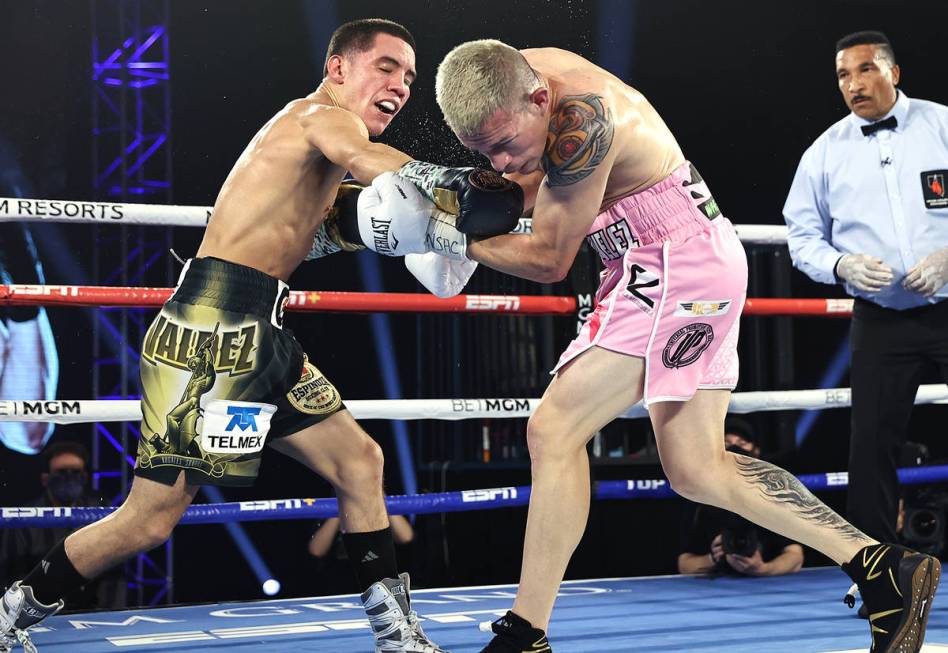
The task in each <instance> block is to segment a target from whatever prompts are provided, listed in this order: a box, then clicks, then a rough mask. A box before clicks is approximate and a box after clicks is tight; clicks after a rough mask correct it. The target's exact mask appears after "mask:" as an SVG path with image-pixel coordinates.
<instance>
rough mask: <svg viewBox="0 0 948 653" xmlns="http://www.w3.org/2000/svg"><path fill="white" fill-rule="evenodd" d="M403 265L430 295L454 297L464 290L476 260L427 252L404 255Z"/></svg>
mask: <svg viewBox="0 0 948 653" xmlns="http://www.w3.org/2000/svg"><path fill="white" fill-rule="evenodd" d="M405 267H406V268H408V271H409V272H411V273H412V274H413V275H415V278H416V279H418V281H420V282H421V285H423V286H424V287H425V288H427V289H428V291H429V292H430V293H431V294H432V295H435V296H437V297H454V296H455V295H457V294H458V293H460V292H461V291H462V290H464V286H466V285H467V282H468V280H469V279H470V278H471V275H472V274H474V270H476V269H477V261H469V260H468V259H463V260H455V259H449V258H445V257H444V256H441V255H439V254H436V253H435V252H428V253H427V254H408V255H406V256H405Z"/></svg>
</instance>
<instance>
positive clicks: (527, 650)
mask: <svg viewBox="0 0 948 653" xmlns="http://www.w3.org/2000/svg"><path fill="white" fill-rule="evenodd" d="M481 630H484V631H486V632H492V633H494V639H492V640H490V643H489V644H488V645H487V647H486V648H484V649H482V650H481V653H553V649H552V648H550V643H549V642H548V641H546V633H545V632H543V631H542V630H540V629H539V628H534V627H533V626H532V625H530V622H529V621H527V620H526V619H524V618H523V617H520V616H518V615H516V614H514V613H513V610H508V611H507V614H505V615H504V616H503V617H501V618H500V619H498V620H497V621H495V622H493V623H483V624H481Z"/></svg>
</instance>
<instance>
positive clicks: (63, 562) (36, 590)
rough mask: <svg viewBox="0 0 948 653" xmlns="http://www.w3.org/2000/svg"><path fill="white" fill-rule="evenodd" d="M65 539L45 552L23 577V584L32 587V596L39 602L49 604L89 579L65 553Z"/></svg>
mask: <svg viewBox="0 0 948 653" xmlns="http://www.w3.org/2000/svg"><path fill="white" fill-rule="evenodd" d="M65 542H66V540H63V541H62V542H60V543H59V544H57V545H56V546H54V547H53V548H52V549H50V550H49V553H47V554H46V557H44V558H43V559H42V560H40V562H39V564H37V565H36V566H35V567H33V570H32V571H31V572H30V573H28V574H27V575H26V578H24V579H23V581H22V584H23V585H29V586H30V587H31V588H32V589H33V597H34V598H35V599H36V600H37V601H39V602H40V603H44V604H46V605H50V604H52V603H56V602H57V601H59V600H60V599H61V598H63V597H64V596H66V595H67V594H69V593H71V592H72V591H73V590H76V589H78V588H80V587H82V586H83V585H85V584H86V583H88V582H89V579H87V578H84V577H83V576H82V574H80V573H79V572H78V571H76V568H75V567H74V566H73V564H72V562H71V561H70V560H69V556H67V555H66V546H65Z"/></svg>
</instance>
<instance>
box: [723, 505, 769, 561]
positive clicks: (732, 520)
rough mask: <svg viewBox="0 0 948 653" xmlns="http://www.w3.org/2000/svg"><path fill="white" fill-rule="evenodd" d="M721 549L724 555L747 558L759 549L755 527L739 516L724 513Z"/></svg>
mask: <svg viewBox="0 0 948 653" xmlns="http://www.w3.org/2000/svg"><path fill="white" fill-rule="evenodd" d="M721 547H722V548H723V549H724V552H725V553H728V554H731V555H739V556H744V557H745V558H749V557H751V556H752V555H754V552H755V551H757V550H758V549H759V548H760V532H759V531H758V529H757V526H755V525H754V524H752V523H750V522H749V521H747V520H746V519H744V518H743V517H741V516H740V515H735V514H734V513H732V512H731V513H726V518H725V520H724V525H723V528H722V529H721Z"/></svg>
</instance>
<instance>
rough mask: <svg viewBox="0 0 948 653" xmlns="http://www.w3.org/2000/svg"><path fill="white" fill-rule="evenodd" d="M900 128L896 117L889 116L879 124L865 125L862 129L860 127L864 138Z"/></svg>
mask: <svg viewBox="0 0 948 653" xmlns="http://www.w3.org/2000/svg"><path fill="white" fill-rule="evenodd" d="M898 126H899V121H898V120H896V119H895V116H889V117H888V118H886V119H885V120H880V121H879V122H874V123H871V124H868V125H863V126H862V127H860V129H862V135H863V136H870V135H872V134H875V133H876V132H877V131H880V130H882V129H895V128H896V127H898Z"/></svg>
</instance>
